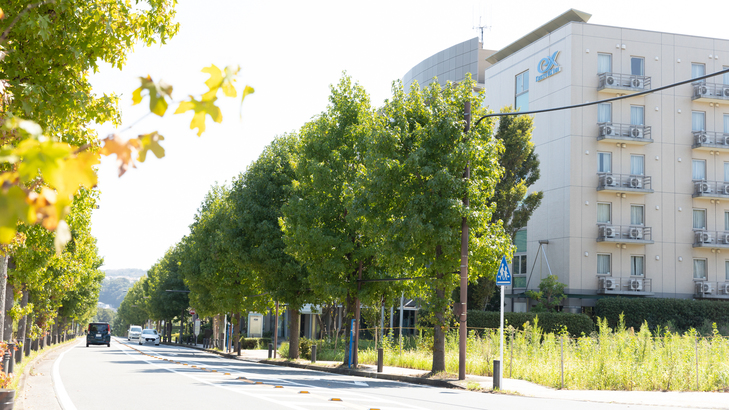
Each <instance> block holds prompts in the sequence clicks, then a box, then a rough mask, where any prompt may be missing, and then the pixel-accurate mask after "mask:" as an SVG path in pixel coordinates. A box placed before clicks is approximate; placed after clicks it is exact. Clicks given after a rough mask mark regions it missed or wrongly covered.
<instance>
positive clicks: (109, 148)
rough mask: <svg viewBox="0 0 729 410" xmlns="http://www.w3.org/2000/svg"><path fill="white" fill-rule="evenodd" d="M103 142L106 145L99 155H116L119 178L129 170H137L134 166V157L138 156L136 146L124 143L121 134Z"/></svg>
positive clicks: (127, 142) (111, 136)
mask: <svg viewBox="0 0 729 410" xmlns="http://www.w3.org/2000/svg"><path fill="white" fill-rule="evenodd" d="M102 142H103V143H104V145H103V146H102V147H101V149H100V150H99V153H100V154H101V155H106V156H109V155H111V154H116V163H117V166H118V167H119V176H122V175H124V173H125V172H127V170H128V169H129V168H136V165H134V157H135V156H136V154H137V148H136V147H135V146H134V144H132V143H130V142H129V141H124V140H123V139H122V137H121V136H120V135H119V134H113V135H110V136H108V137H106V138H105V139H104V140H103V141H102Z"/></svg>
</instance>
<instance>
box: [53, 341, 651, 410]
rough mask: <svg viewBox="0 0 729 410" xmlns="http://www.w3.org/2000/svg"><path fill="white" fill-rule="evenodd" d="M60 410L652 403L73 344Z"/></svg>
mask: <svg viewBox="0 0 729 410" xmlns="http://www.w3.org/2000/svg"><path fill="white" fill-rule="evenodd" d="M54 368H55V371H56V373H55V374H54V383H55V389H56V395H57V396H58V397H59V401H61V405H62V407H63V408H64V410H73V409H79V410H85V409H89V410H92V409H93V410H98V409H102V408H103V409H130V408H149V409H180V410H183V409H194V410H201V409H266V410H273V409H305V410H311V409H382V410H385V409H453V410H456V409H459V410H463V409H511V408H513V409H532V408H539V409H545V410H549V409H555V410H569V409H580V410H582V409H585V408H589V409H598V410H602V409H606V410H607V409H610V410H613V409H627V408H630V409H646V410H647V409H653V410H654V409H655V407H653V406H636V405H630V406H628V405H616V404H603V403H594V402H583V401H569V400H554V399H537V398H530V397H519V396H511V395H502V394H485V393H477V392H469V391H463V390H454V389H441V388H433V387H425V386H417V385H411V384H406V383H399V382H392V381H385V380H377V379H370V378H359V377H352V376H343V375H336V374H331V373H322V372H316V371H310V370H304V369H294V368H288V367H280V366H272V365H264V364H259V363H254V362H246V361H240V360H233V359H225V358H221V357H219V356H215V355H211V354H208V353H203V352H200V351H198V350H194V349H189V348H184V347H176V346H153V345H151V344H147V345H144V346H139V345H137V344H136V343H127V342H126V340H124V339H115V340H113V341H112V344H111V347H106V346H91V347H85V345H84V344H78V345H76V346H74V347H72V348H71V349H69V350H68V351H66V352H65V353H63V354H62V355H61V356H60V357H59V359H57V360H56V362H55V363H54Z"/></svg>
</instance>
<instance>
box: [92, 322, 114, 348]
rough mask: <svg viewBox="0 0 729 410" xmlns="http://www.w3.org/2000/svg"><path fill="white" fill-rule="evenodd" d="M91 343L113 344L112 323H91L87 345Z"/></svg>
mask: <svg viewBox="0 0 729 410" xmlns="http://www.w3.org/2000/svg"><path fill="white" fill-rule="evenodd" d="M89 345H106V347H109V346H111V325H110V324H108V323H89V328H88V330H87V331H86V347H89Z"/></svg>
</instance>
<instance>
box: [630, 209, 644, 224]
mask: <svg viewBox="0 0 729 410" xmlns="http://www.w3.org/2000/svg"><path fill="white" fill-rule="evenodd" d="M630 224H631V225H643V205H631V206H630Z"/></svg>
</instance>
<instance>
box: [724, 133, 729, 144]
mask: <svg viewBox="0 0 729 410" xmlns="http://www.w3.org/2000/svg"><path fill="white" fill-rule="evenodd" d="M724 145H729V135H726V134H724Z"/></svg>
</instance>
